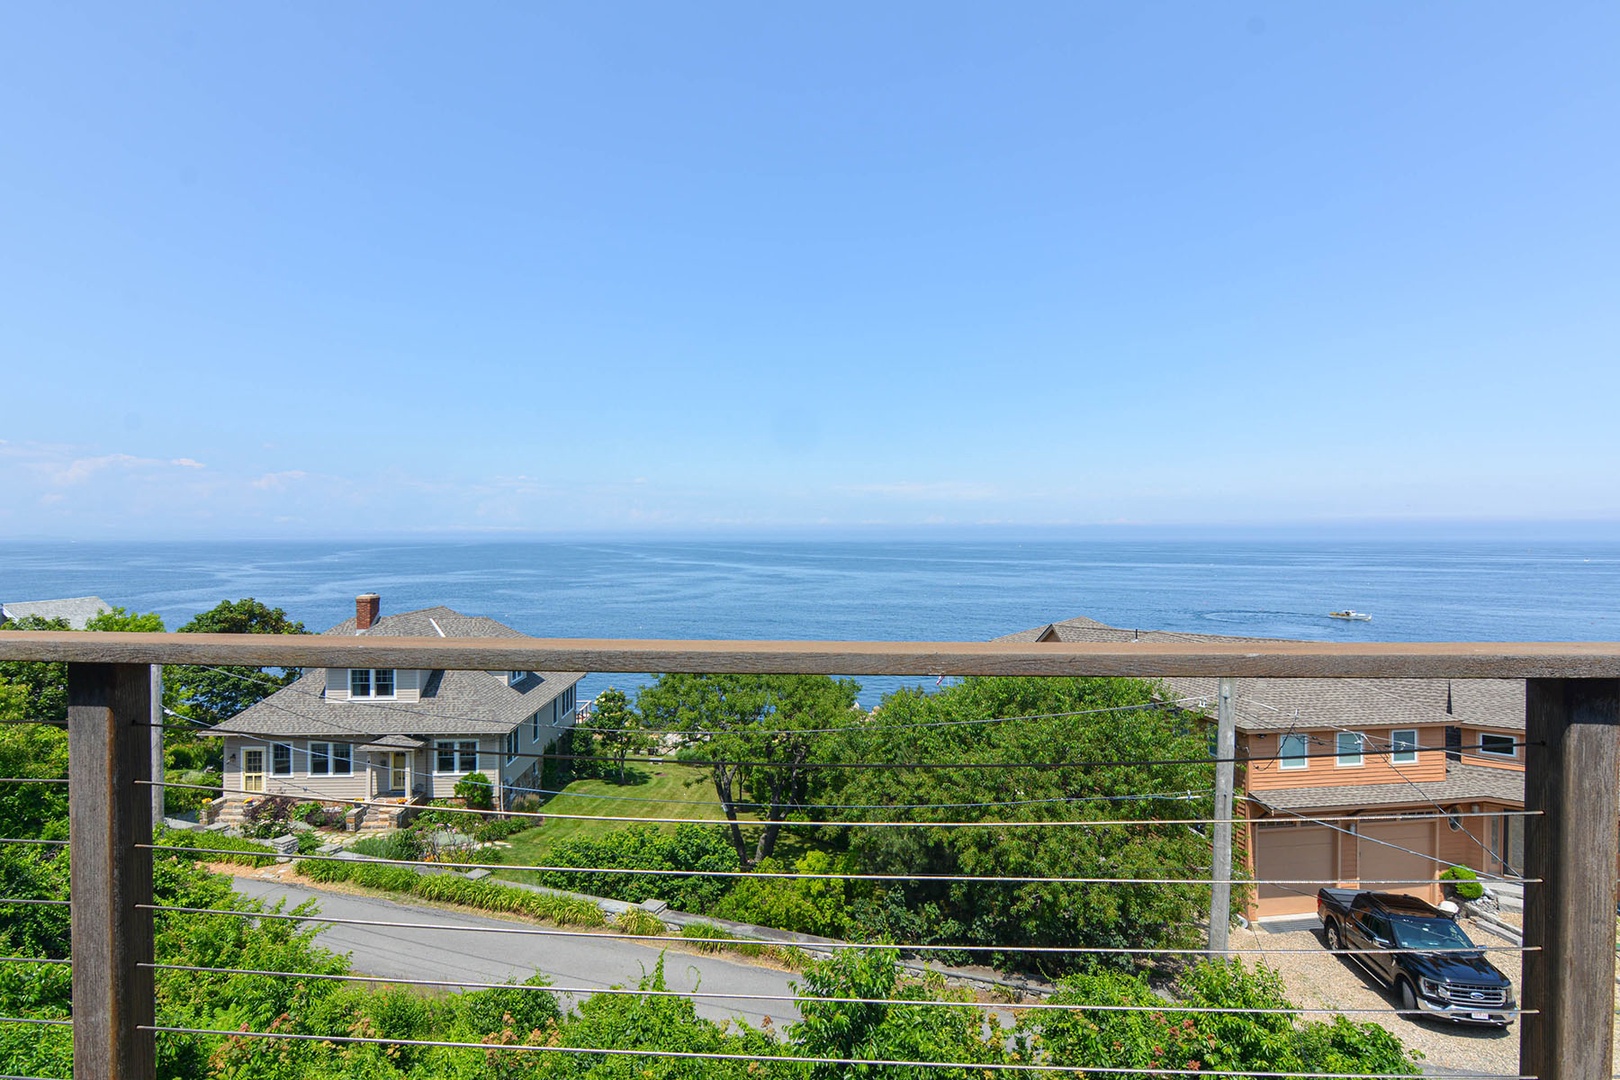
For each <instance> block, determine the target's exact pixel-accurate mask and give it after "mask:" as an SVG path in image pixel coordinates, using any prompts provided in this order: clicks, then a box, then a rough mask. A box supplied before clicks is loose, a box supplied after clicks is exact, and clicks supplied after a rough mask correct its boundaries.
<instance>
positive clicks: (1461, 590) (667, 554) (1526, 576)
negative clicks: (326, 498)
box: [0, 540, 1620, 704]
mask: <svg viewBox="0 0 1620 1080" xmlns="http://www.w3.org/2000/svg"><path fill="white" fill-rule="evenodd" d="M363 592H377V593H380V594H381V595H382V603H383V611H384V613H388V612H398V611H407V610H410V609H412V608H419V607H428V606H431V605H434V604H445V605H447V606H449V607H452V608H455V609H456V610H458V611H462V612H465V613H467V614H473V615H487V616H490V617H492V618H495V619H499V620H500V621H501V622H504V623H507V624H508V625H510V626H513V627H515V628H517V629H518V630H521V631H523V632H525V633H529V634H534V635H537V636H543V637H621V638H623V637H639V638H822V639H849V640H906V639H918V640H939V641H953V640H954V641H974V640H985V639H988V638H992V637H996V636H998V635H1001V634H1007V633H1012V632H1014V631H1017V630H1023V629H1027V628H1029V627H1032V626H1039V625H1043V624H1045V623H1048V622H1052V621H1055V620H1059V619H1066V618H1070V617H1073V616H1076V615H1085V616H1089V617H1091V618H1094V619H1099V620H1101V621H1103V622H1106V623H1111V624H1113V625H1116V626H1123V627H1132V628H1139V629H1155V630H1179V631H1190V632H1204V633H1221V634H1254V635H1262V636H1274V637H1295V638H1308V639H1316V640H1325V641H1419V640H1437V641H1439V640H1445V641H1475V640H1501V641H1579V640H1587V641H1613V640H1617V639H1620V544H1616V543H1613V542H1599V541H1593V542H1589V543H1568V544H1553V543H1528V542H1516V543H1515V542H1484V541H1476V542H1447V541H1403V542H1385V543H1379V542H1359V543H1331V542H1326V541H1231V542H1219V541H1212V542H1198V541H1125V540H1119V541H1087V542H1063V541H1045V542H1032V543H1015V542H968V541H963V542H955V543H953V542H900V541H896V542H880V541H840V542H812V541H805V542H786V541H783V542H697V541H692V542H666V543H658V542H623V543H606V542H604V543H583V542H513V543H486V542H477V543H473V542H469V543H455V542H442V541H435V542H423V543H347V544H346V543H341V542H315V541H310V542H197V543H174V542H171V543H0V600H37V599H48V598H53V597H65V596H83V595H87V594H94V595H97V596H100V597H102V598H103V599H105V600H107V601H108V602H109V603H113V604H118V605H121V606H123V607H125V608H129V609H131V610H135V611H157V612H159V613H160V614H161V615H162V616H163V618H164V620H165V622H166V623H167V624H168V625H169V626H170V627H171V628H172V627H176V626H179V625H180V624H181V623H183V622H185V621H186V620H187V619H189V618H191V617H192V616H193V615H195V614H196V613H197V612H199V611H203V610H206V609H207V608H210V607H212V606H213V605H214V604H216V603H218V602H219V601H221V600H226V599H237V598H239V597H244V596H253V597H256V598H258V599H259V600H262V601H264V602H265V603H268V604H271V605H273V606H278V607H283V608H285V609H286V610H287V612H288V614H290V615H291V616H292V617H294V618H296V619H301V620H302V621H303V622H304V623H305V625H307V626H308V627H309V628H310V629H312V630H320V629H325V628H326V627H328V626H331V625H332V624H334V623H337V622H339V621H341V620H343V619H344V618H347V617H348V616H349V615H351V614H353V611H354V597H355V595H356V594H357V593H363ZM1344 607H1351V608H1355V609H1356V610H1358V611H1365V612H1370V613H1371V614H1372V615H1373V620H1372V621H1371V622H1366V623H1351V622H1344V621H1341V620H1336V619H1329V618H1327V617H1326V613H1327V612H1329V611H1331V610H1335V609H1338V608H1344ZM611 681H612V682H614V683H615V684H617V685H619V686H629V685H635V684H636V683H637V682H638V681H639V680H636V679H633V678H629V677H626V676H624V675H615V676H612V679H611ZM861 681H862V683H863V686H864V687H865V689H864V692H863V693H862V695H861V696H862V700H863V702H865V703H867V704H873V703H875V702H876V700H877V699H878V697H879V696H880V695H881V694H882V693H884V692H887V691H888V690H890V689H893V688H894V686H896V685H899V682H898V681H897V680H893V679H863V680H861ZM608 683H609V677H608V676H592V677H591V678H590V679H588V680H587V681H586V683H585V685H584V686H583V687H582V692H584V693H585V694H587V695H589V694H593V693H595V692H596V691H598V690H600V689H602V688H603V687H605V686H606V685H608Z"/></svg>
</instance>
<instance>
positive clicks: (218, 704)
mask: <svg viewBox="0 0 1620 1080" xmlns="http://www.w3.org/2000/svg"><path fill="white" fill-rule="evenodd" d="M176 632H177V633H181V634H302V633H306V632H307V631H305V629H304V624H303V623H301V622H296V621H294V620H292V619H289V618H288V617H287V613H286V612H285V611H283V610H282V609H281V608H273V607H269V606H268V605H266V604H263V603H261V602H259V601H258V600H255V599H253V598H252V597H251V596H249V597H245V598H244V599H241V600H222V601H220V602H219V603H218V604H216V605H215V606H213V607H212V608H209V609H208V610H207V611H205V612H203V613H202V614H200V615H198V616H197V617H196V618H194V619H192V620H191V621H190V622H188V623H186V624H185V625H183V626H181V627H180V628H179V629H178V631H176ZM300 674H302V672H301V671H300V670H299V669H298V668H261V667H242V666H226V667H195V666H191V665H180V666H176V667H171V668H169V669H167V670H166V672H165V675H164V677H165V679H166V680H168V681H169V682H171V683H172V684H173V685H174V687H175V697H176V699H177V701H178V702H179V705H177V706H176V708H177V709H178V710H179V711H180V712H182V713H184V714H185V715H186V716H187V717H189V718H190V719H192V720H194V721H196V722H197V723H199V724H205V725H213V724H217V723H219V722H220V721H222V720H227V719H229V718H230V717H232V716H235V715H236V714H237V713H239V712H241V711H242V710H243V709H245V708H247V707H248V706H250V705H253V704H254V703H256V702H258V701H262V700H263V699H264V698H266V697H269V696H270V695H271V694H273V693H275V692H276V691H277V690H280V689H281V688H282V687H283V686H286V685H287V684H289V683H291V682H292V681H293V680H294V679H296V678H298V676H299V675H300Z"/></svg>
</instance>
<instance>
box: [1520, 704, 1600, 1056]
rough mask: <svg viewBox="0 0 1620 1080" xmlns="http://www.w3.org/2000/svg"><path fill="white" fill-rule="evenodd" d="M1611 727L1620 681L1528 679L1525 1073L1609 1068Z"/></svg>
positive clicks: (1522, 995)
mask: <svg viewBox="0 0 1620 1080" xmlns="http://www.w3.org/2000/svg"><path fill="white" fill-rule="evenodd" d="M1617 735H1620V679H1529V680H1526V684H1525V743H1526V744H1527V745H1526V747H1525V751H1526V753H1525V776H1524V808H1525V809H1526V810H1527V811H1530V813H1531V816H1530V817H1528V818H1527V819H1526V822H1525V846H1524V850H1525V871H1526V876H1527V877H1529V878H1530V879H1531V880H1532V882H1535V881H1536V880H1537V879H1539V883H1535V884H1526V885H1525V903H1524V943H1525V945H1526V947H1528V948H1531V949H1536V950H1537V951H1532V952H1526V953H1525V954H1524V978H1523V980H1522V983H1523V985H1522V986H1521V987H1520V990H1521V993H1520V1004H1521V1006H1522V1007H1523V1008H1525V1009H1534V1010H1537V1013H1536V1015H1534V1016H1525V1017H1523V1018H1522V1019H1521V1021H1520V1029H1519V1030H1520V1043H1519V1073H1520V1074H1521V1075H1523V1076H1536V1077H1540V1078H1541V1080H1609V1078H1610V1076H1611V1075H1612V1074H1613V1071H1614V1070H1613V1064H1614V1061H1613V1056H1614V1054H1613V1043H1612V1039H1613V1034H1612V1033H1613V1030H1614V971H1615V963H1614V935H1615V865H1616V856H1617V844H1616V827H1617V824H1620V793H1617V790H1616V787H1617V784H1616V775H1615V767H1616V747H1617V744H1620V739H1617Z"/></svg>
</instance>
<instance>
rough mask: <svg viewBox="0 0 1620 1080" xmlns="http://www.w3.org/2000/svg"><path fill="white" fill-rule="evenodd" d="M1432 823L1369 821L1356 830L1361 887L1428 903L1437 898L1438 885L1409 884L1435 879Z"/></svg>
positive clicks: (1438, 871) (1439, 865)
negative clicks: (1423, 900) (1409, 896)
mask: <svg viewBox="0 0 1620 1080" xmlns="http://www.w3.org/2000/svg"><path fill="white" fill-rule="evenodd" d="M1434 828H1435V823H1434V822H1433V821H1373V822H1367V823H1366V824H1364V825H1362V826H1361V828H1360V830H1359V831H1360V833H1361V836H1360V843H1359V844H1358V845H1357V847H1358V850H1359V853H1360V865H1361V875H1360V876H1361V887H1362V888H1363V889H1378V890H1381V891H1383V892H1398V893H1410V894H1411V895H1413V896H1421V897H1422V898H1423V899H1425V900H1427V901H1429V902H1430V903H1431V904H1432V903H1435V902H1436V901H1438V900H1439V899H1440V887H1439V886H1438V885H1419V884H1412V882H1414V881H1419V880H1421V879H1424V878H1429V879H1432V878H1435V877H1438V876H1439V873H1440V870H1441V864H1440V863H1437V862H1435V860H1434V859H1432V858H1429V857H1428V856H1430V855H1433V854H1434V852H1435V832H1434Z"/></svg>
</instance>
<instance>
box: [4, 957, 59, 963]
mask: <svg viewBox="0 0 1620 1080" xmlns="http://www.w3.org/2000/svg"><path fill="white" fill-rule="evenodd" d="M71 963H73V961H72V960H68V959H66V958H63V959H60V960H53V959H51V958H50V957H45V956H0V964H71Z"/></svg>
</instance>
